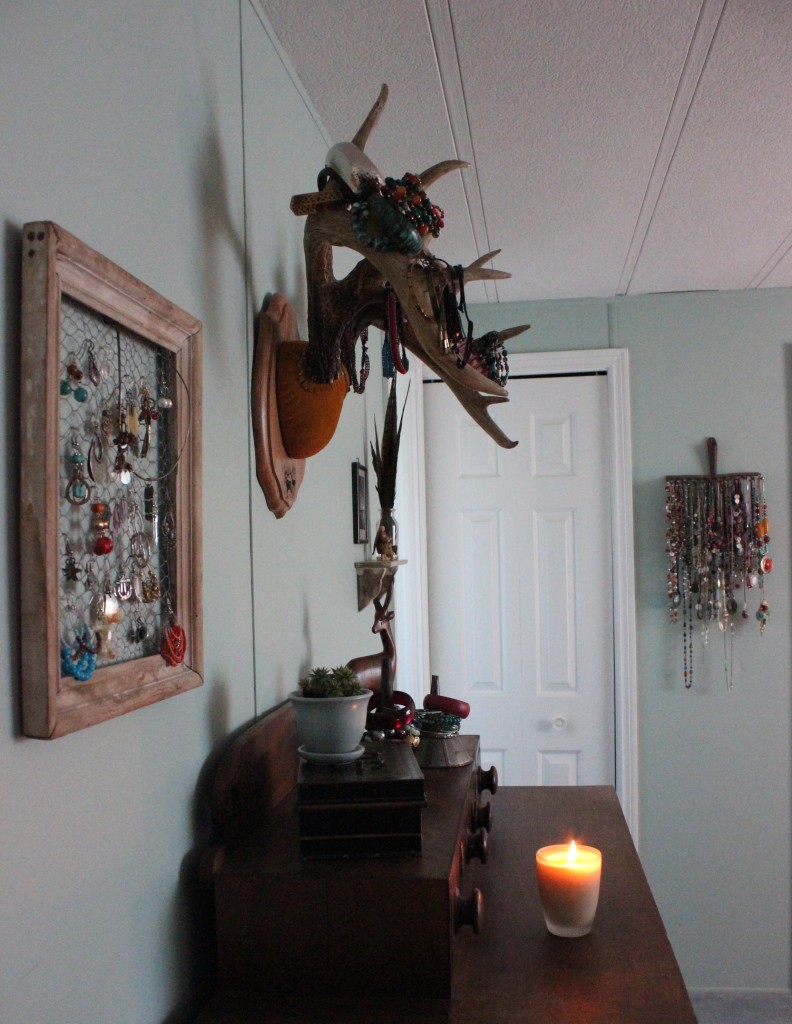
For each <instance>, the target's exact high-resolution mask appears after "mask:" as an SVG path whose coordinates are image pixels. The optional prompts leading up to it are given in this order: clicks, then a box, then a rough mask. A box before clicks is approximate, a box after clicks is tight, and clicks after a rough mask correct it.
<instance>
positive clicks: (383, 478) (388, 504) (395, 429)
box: [369, 376, 410, 508]
mask: <svg viewBox="0 0 792 1024" xmlns="http://www.w3.org/2000/svg"><path fill="white" fill-rule="evenodd" d="M409 393H410V386H409V384H408V385H407V395H409ZM406 405H407V396H405V398H404V405H403V406H402V411H401V416H400V417H399V421H398V423H397V422H396V415H397V412H396V377H395V376H394V377H393V378H392V379H391V386H390V394H389V395H388V401H387V404H386V406H385V422H384V423H383V425H382V444H380V439H379V434H378V432H377V422H376V420H375V421H374V440H375V444H372V443H371V442H369V444H370V446H371V463H372V465H373V467H374V472H375V474H376V476H377V495H378V496H379V501H380V508H393V507H394V505H395V502H396V468H397V464H398V461H399V442H400V441H401V429H402V422H403V421H404V409H405V407H406Z"/></svg>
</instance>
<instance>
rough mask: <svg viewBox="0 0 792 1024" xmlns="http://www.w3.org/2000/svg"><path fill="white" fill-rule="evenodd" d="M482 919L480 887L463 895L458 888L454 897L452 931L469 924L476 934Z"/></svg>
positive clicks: (482, 902)
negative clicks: (467, 894)
mask: <svg viewBox="0 0 792 1024" xmlns="http://www.w3.org/2000/svg"><path fill="white" fill-rule="evenodd" d="M483 920H484V897H483V895H482V893H481V889H474V890H473V892H471V894H470V895H469V896H463V895H462V894H461V893H460V891H459V889H457V891H456V897H455V899H454V931H455V932H458V931H459V929H460V928H462V927H463V926H464V925H466V924H469V925H470V927H471V928H472V929H473V931H474V932H475V933H476V934H477V935H478V933H479V929H480V928H481V924H482V921H483Z"/></svg>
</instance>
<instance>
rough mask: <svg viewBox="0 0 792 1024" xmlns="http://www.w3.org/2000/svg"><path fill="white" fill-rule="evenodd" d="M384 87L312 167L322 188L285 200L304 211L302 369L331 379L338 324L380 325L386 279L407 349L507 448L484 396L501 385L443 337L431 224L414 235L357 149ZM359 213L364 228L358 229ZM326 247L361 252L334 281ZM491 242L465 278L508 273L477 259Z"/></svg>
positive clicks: (444, 282) (339, 367) (456, 165)
mask: <svg viewBox="0 0 792 1024" xmlns="http://www.w3.org/2000/svg"><path fill="white" fill-rule="evenodd" d="M387 95H388V90H387V86H385V85H383V87H382V89H381V91H380V95H379V97H378V98H377V101H376V103H375V104H374V106H373V107H372V109H371V110H370V111H369V113H368V115H367V117H366V119H365V120H364V122H363V125H362V126H361V128H360V130H359V131H358V132H357V133H356V135H355V137H354V141H353V142H352V143H341V144H339V145H337V146H334V147H333V148H332V149H331V150H330V152H329V153H328V157H327V167H326V168H325V169H324V171H323V172H322V173H321V174H320V176H319V185H320V191H319V192H318V193H313V194H310V195H307V196H296V197H295V198H294V199H293V200H292V209H293V210H294V212H295V213H307V214H308V218H307V221H306V225H305V236H304V248H305V258H306V271H307V278H308V345H307V348H306V350H305V352H304V354H303V356H302V367H303V371H304V373H305V375H306V376H307V377H308V378H309V379H310V380H311V381H314V382H316V383H322V384H329V383H330V382H332V381H334V380H336V379H337V378H338V377H339V376H340V375H341V374H342V373H343V360H342V348H341V346H342V338H343V336H344V333H345V332H347V333H348V334H349V335H350V336H352V337H356V336H357V335H358V334H359V333H360V332H361V331H362V330H363V329H364V328H365V327H368V326H370V325H372V326H376V327H379V328H381V329H384V328H385V327H386V324H385V320H384V309H385V295H386V289H387V286H388V285H389V286H390V288H392V290H393V291H394V292H395V294H396V296H397V298H398V300H399V303H400V304H401V308H402V310H403V312H404V316H405V317H406V320H407V324H406V325H405V330H404V336H403V344H404V346H405V348H407V349H408V350H409V351H410V352H412V353H413V354H414V355H416V356H417V357H418V358H419V359H421V360H422V361H423V362H424V363H425V364H426V365H427V366H429V367H430V369H432V370H433V371H434V372H435V373H437V375H438V376H439V377H440V378H441V379H442V380H444V381H445V382H446V383H447V384H448V386H449V387H450V388H451V390H452V391H453V393H454V394H455V395H456V397H457V398H458V400H459V401H460V403H461V404H462V405H463V407H464V408H465V409H466V410H467V412H468V413H469V414H470V415H471V416H472V418H473V419H474V420H475V421H476V422H477V423H479V424H480V426H482V427H483V429H484V430H485V431H486V432H487V433H488V434H489V435H490V437H492V438H493V439H494V440H495V441H496V442H497V443H498V444H499V445H501V446H503V447H506V448H511V447H514V445H515V444H516V442H515V441H510V440H509V438H508V437H506V435H505V434H504V433H503V431H502V430H501V429H500V428H499V427H498V425H497V424H496V423H495V422H494V421H493V420H492V418H491V417H490V415H489V406H490V405H492V404H495V403H499V402H505V401H507V400H508V393H507V391H506V390H505V388H504V387H503V386H502V384H500V383H498V382H496V381H494V380H492V379H490V377H488V376H486V375H485V374H483V373H481V372H479V370H477V369H474V367H473V366H472V365H469V364H467V365H465V363H464V361H463V360H460V359H458V358H457V355H456V354H455V353H453V352H450V351H449V350H448V348H447V346H446V345H445V337H444V331H443V322H442V308H441V306H442V303H441V301H440V297H441V296H442V294H443V292H444V290H447V289H449V288H451V289H453V288H455V287H456V285H457V281H456V279H455V275H454V273H453V272H452V270H451V268H450V267H449V266H448V265H447V264H445V263H443V262H442V261H441V260H438V259H436V258H435V257H433V256H432V255H431V254H430V253H429V251H428V242H429V240H430V239H431V237H432V236H431V233H429V232H428V231H427V232H426V233H425V234H423V236H422V237H420V236H417V234H416V232H415V230H414V229H413V228H412V227H410V225H409V224H408V222H407V221H406V220H405V219H402V218H401V216H400V215H399V214H398V213H397V212H395V211H394V209H393V206H388V204H387V203H386V202H385V201H383V200H382V196H381V189H382V186H383V184H384V181H383V178H382V176H381V175H380V174H379V172H378V171H377V169H376V167H375V166H374V165H373V164H372V163H371V161H370V160H369V159H368V157H367V156H366V155H365V153H364V152H363V148H364V146H365V144H366V142H367V140H368V137H369V135H370V133H371V131H372V130H373V128H374V127H375V125H376V123H377V120H378V118H379V115H380V113H381V112H382V109H383V107H384V105H385V101H386V100H387ZM466 166H468V165H467V164H466V163H465V162H464V161H461V160H447V161H443V162H441V163H438V164H434V165H433V166H432V167H429V168H428V169H427V170H425V171H424V172H423V173H422V174H421V175H419V176H418V180H419V182H420V185H421V186H422V188H426V187H427V186H428V185H431V184H432V183H434V182H435V181H437V180H438V179H439V178H440V177H441V176H442V175H444V174H447V173H448V172H449V171H453V170H458V169H460V168H462V167H466ZM422 194H423V193H422ZM374 200H377V202H376V203H375V202H374ZM433 209H436V208H433ZM364 216H365V225H366V228H365V232H364V231H362V230H361V219H362V218H363V217H364ZM394 217H395V221H394ZM356 218H357V220H356ZM414 236H415V237H414ZM394 239H395V242H396V245H395V246H394V244H392V243H393V242H394ZM416 239H417V240H416ZM334 246H341V247H344V248H348V249H352V250H353V251H355V252H358V253H360V255H361V256H362V257H363V259H362V260H361V262H360V263H358V264H357V266H356V267H355V268H354V269H353V270H352V271H351V273H349V274H348V275H347V276H346V277H345V278H343V279H341V280H337V279H336V278H335V276H334V274H333V247H334ZM405 250H407V251H405ZM498 251H499V250H497V251H496V252H492V253H488V254H487V255H486V256H482V257H480V258H479V259H477V260H475V261H474V262H473V263H471V264H470V266H468V267H466V268H465V269H464V270H463V272H462V279H463V281H464V283H465V284H468V283H470V282H472V281H484V280H500V279H503V278H508V277H509V276H510V275H509V274H508V273H505V272H503V271H499V270H494V269H489V268H486V267H485V266H484V264H485V263H488V262H489V261H490V260H491V259H492V257H493V256H495V255H497V252H498ZM526 329H527V325H525V326H521V327H515V328H512V329H511V330H509V331H503V332H500V333H499V334H497V336H496V337H497V340H498V341H500V342H502V341H504V340H505V339H506V338H507V337H514V336H515V335H516V334H519V333H520V332H522V331H524V330H526Z"/></svg>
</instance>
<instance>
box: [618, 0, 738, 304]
mask: <svg viewBox="0 0 792 1024" xmlns="http://www.w3.org/2000/svg"><path fill="white" fill-rule="evenodd" d="M726 2H727V0H702V4H701V8H700V9H699V16H698V20H697V21H696V27H695V29H694V30H693V36H692V38H691V40H690V46H689V47H688V52H687V56H686V57H685V63H684V64H683V66H682V72H681V74H680V76H679V82H678V83H677V88H676V92H675V94H674V99H673V102H672V103H671V109H670V110H669V112H668V117H667V119H666V124H665V128H664V129H663V135H662V138H661V139H660V145H659V147H658V150H657V155H656V156H655V161H654V165H653V167H652V170H651V173H650V175H649V180H648V182H647V185H646V191H645V192H644V197H643V201H642V202H641V208H640V210H639V211H638V218H637V220H636V222H635V228H634V230H633V234H632V238H631V240H630V245H629V248H628V250H627V256H626V258H625V261H624V266H623V267H622V272H621V277H620V278H619V283H618V285H617V288H616V294H617V295H626V294H627V292H628V291H629V289H630V285H631V284H632V279H633V276H634V274H635V270H636V267H637V266H638V261H639V260H640V258H641V254H642V252H643V248H644V245H645V243H646V239H647V237H648V235H649V230H650V228H651V226H652V221H653V219H654V215H655V212H656V210H657V206H658V203H659V202H660V196H661V195H662V193H663V188H664V187H665V183H666V180H667V178H668V174H669V171H670V169H671V164H672V163H673V160H674V154H675V153H676V150H677V146H678V145H679V140H680V138H681V137H682V132H683V131H684V128H685V124H686V122H687V119H688V115H689V113H690V110H691V107H692V106H693V100H694V98H695V95H696V92H697V90H698V86H699V82H700V81H701V76H702V74H703V72H704V68H705V67H706V64H707V60H708V59H709V54H710V50H711V49H712V44H713V42H714V41H715V36H716V34H717V31H718V25H719V24H720V21H721V18H722V17H723V11H724V9H725V7H726Z"/></svg>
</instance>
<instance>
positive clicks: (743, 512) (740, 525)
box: [665, 439, 773, 689]
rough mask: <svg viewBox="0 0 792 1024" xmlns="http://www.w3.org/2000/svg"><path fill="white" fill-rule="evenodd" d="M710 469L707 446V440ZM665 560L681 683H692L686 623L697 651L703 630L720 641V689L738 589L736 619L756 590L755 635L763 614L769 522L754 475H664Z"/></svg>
mask: <svg viewBox="0 0 792 1024" xmlns="http://www.w3.org/2000/svg"><path fill="white" fill-rule="evenodd" d="M710 445H711V456H712V465H711V468H712V467H714V451H715V446H714V441H713V440H712V439H710ZM665 515H666V556H667V563H668V566H667V572H666V583H667V588H666V589H667V596H668V602H669V605H668V611H669V617H670V620H671V622H672V623H675V622H678V621H679V619H680V618H681V620H682V632H683V636H682V648H683V664H682V670H683V681H684V685H685V687H686V688H687V689H690V688H691V687H692V685H693V618H694V614H695V618H696V620H697V621H698V622H699V623H700V631H701V640H702V646H703V647H705V648H706V646H707V644H708V641H709V633H710V626H712V625H713V624H714V625H717V627H718V630H719V631H720V632H721V633H723V638H724V670H725V675H726V684H727V687H729V688H731V686H732V682H733V668H732V666H733V654H732V652H733V643H734V626H735V617H736V616H737V614H738V610H739V607H740V606H739V603H738V600H737V594H738V593H739V591H740V590H742V598H743V599H742V612H741V618H743V619H748V618H750V614H749V611H748V591H749V590H754V589H758V591H759V602H758V607H757V609H756V612H755V619H756V621H757V622H758V623H759V632H760V634H762V633H764V631H765V628H766V626H767V623H768V617H769V614H770V608H769V605H768V602H767V600H766V597H765V578H766V576H767V575H768V573H770V572H771V571H772V568H773V560H772V558H771V557H770V556H769V555H768V554H767V546H768V544H769V542H770V522H769V519H768V518H767V505H766V502H765V496H764V480H763V478H762V476H761V475H760V474H758V473H745V474H733V475H721V476H719V475H716V474H715V472H714V471H713V472H712V473H711V474H710V475H709V476H683V477H666V482H665Z"/></svg>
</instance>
